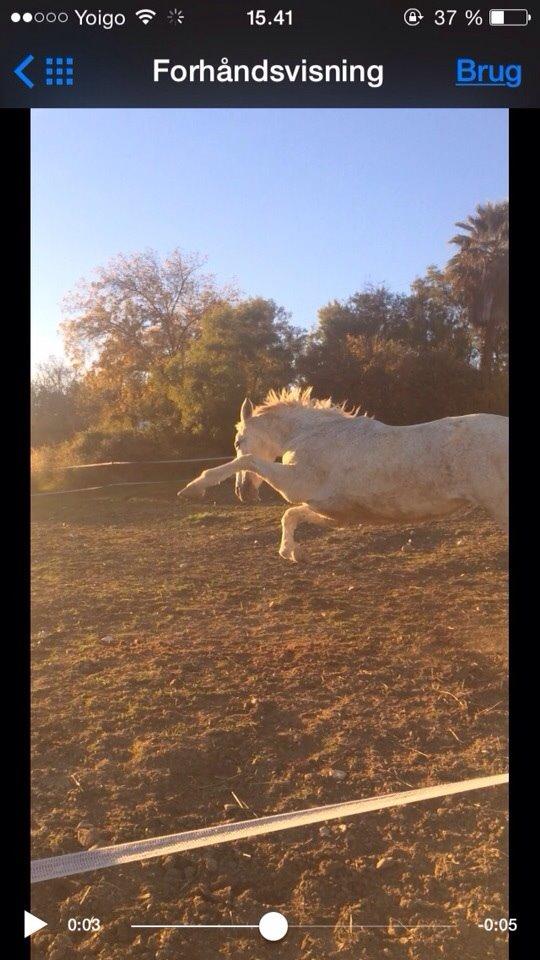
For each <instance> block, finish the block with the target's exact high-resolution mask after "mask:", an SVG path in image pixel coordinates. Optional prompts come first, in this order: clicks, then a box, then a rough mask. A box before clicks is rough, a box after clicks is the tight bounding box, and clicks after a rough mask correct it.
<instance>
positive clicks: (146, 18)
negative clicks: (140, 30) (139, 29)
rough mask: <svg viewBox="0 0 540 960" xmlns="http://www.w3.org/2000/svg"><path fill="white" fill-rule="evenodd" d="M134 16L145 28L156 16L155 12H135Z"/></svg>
mask: <svg viewBox="0 0 540 960" xmlns="http://www.w3.org/2000/svg"><path fill="white" fill-rule="evenodd" d="M135 16H136V17H138V18H139V20H140V21H141V23H144V25H145V26H146V24H147V23H150V21H151V20H153V19H154V17H155V16H156V11H155V10H137V11H136V12H135Z"/></svg>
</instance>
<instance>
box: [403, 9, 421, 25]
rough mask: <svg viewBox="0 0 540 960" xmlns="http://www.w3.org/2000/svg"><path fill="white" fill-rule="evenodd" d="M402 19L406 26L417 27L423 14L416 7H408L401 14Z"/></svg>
mask: <svg viewBox="0 0 540 960" xmlns="http://www.w3.org/2000/svg"><path fill="white" fill-rule="evenodd" d="M403 19H404V21H405V23H406V24H407V26H408V27H417V26H418V24H419V23H420V21H421V20H423V19H424V18H423V16H422V13H421V11H420V10H418V8H417V7H409V9H408V10H406V11H405V13H404V14H403Z"/></svg>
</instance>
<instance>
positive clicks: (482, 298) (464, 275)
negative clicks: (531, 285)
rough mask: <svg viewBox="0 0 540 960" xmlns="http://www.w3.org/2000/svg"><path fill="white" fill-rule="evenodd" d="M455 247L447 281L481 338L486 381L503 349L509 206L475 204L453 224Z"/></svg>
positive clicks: (505, 331) (505, 322) (504, 339)
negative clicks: (467, 214)
mask: <svg viewBox="0 0 540 960" xmlns="http://www.w3.org/2000/svg"><path fill="white" fill-rule="evenodd" d="M456 227H459V228H460V230H462V231H464V232H463V233H458V234H457V235H456V236H455V237H452V239H451V240H450V243H453V244H455V245H456V246H457V247H458V252H457V253H456V254H454V256H453V257H452V259H451V260H450V262H449V263H448V267H447V271H448V277H449V279H450V282H451V283H452V286H453V288H454V291H455V293H456V294H457V296H458V297H459V298H460V299H462V301H463V303H464V305H465V306H466V307H467V310H468V314H469V321H470V323H471V326H473V327H474V329H475V330H476V332H477V334H478V337H479V354H480V369H481V370H483V371H484V372H485V374H486V376H487V377H489V376H490V375H491V373H492V372H493V369H494V367H495V366H496V365H498V363H499V362H500V360H501V354H502V353H504V352H505V350H506V336H507V331H508V202H507V201H502V202H500V203H485V204H479V205H478V206H477V208H476V212H475V213H474V214H472V215H471V216H469V217H467V219H466V220H464V221H459V222H458V223H456Z"/></svg>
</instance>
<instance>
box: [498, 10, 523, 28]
mask: <svg viewBox="0 0 540 960" xmlns="http://www.w3.org/2000/svg"><path fill="white" fill-rule="evenodd" d="M531 19H532V18H531V15H530V13H529V11H528V10H523V9H520V10H490V11H489V25H490V26H491V27H526V26H527V24H528V22H529V20H531Z"/></svg>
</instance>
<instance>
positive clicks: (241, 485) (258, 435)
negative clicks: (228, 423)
mask: <svg viewBox="0 0 540 960" xmlns="http://www.w3.org/2000/svg"><path fill="white" fill-rule="evenodd" d="M234 446H235V450H236V455H237V456H238V457H241V456H243V455H244V454H246V453H252V454H254V456H256V457H261V458H262V459H263V460H275V459H276V457H277V456H279V450H277V448H276V444H275V441H272V439H271V438H270V437H269V436H268V431H267V430H266V429H265V424H264V417H260V416H253V404H252V402H251V400H249V399H248V398H247V397H246V399H245V400H244V402H243V404H242V407H241V410H240V421H239V423H237V425H236V437H235V438H234ZM261 483H262V480H261V478H260V477H258V476H257V474H255V473H251V471H248V470H244V471H243V472H242V473H237V474H236V486H235V493H236V496H237V497H238V499H239V500H241V501H242V503H257V502H258V501H259V499H260V497H259V487H260V485H261Z"/></svg>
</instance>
